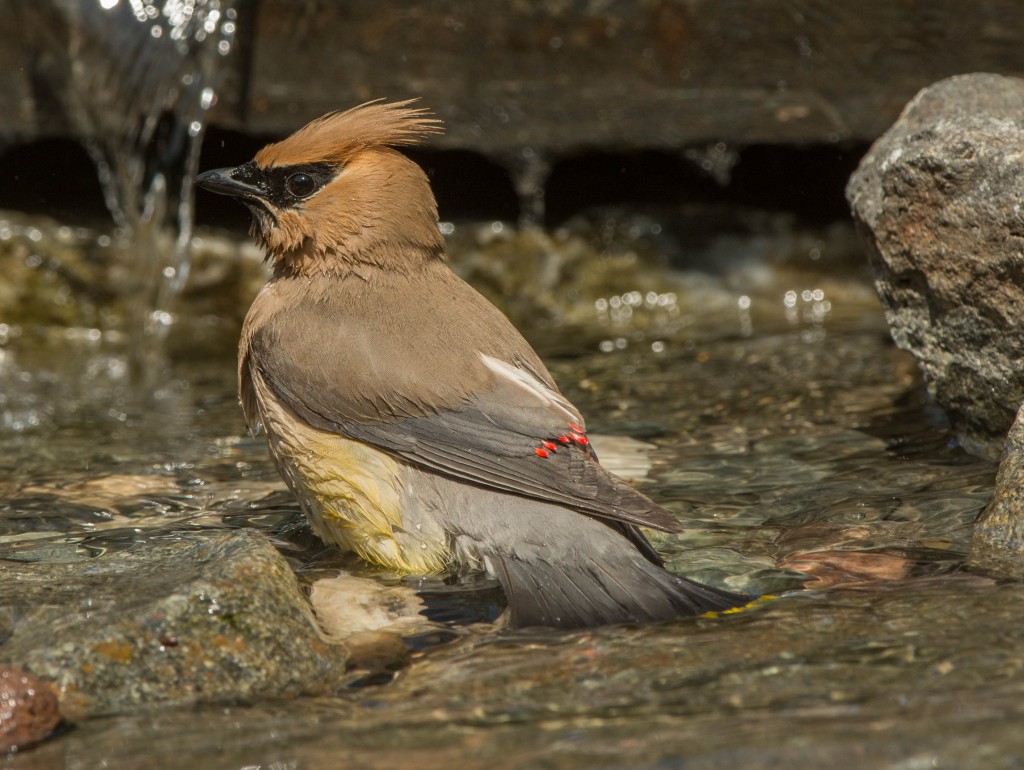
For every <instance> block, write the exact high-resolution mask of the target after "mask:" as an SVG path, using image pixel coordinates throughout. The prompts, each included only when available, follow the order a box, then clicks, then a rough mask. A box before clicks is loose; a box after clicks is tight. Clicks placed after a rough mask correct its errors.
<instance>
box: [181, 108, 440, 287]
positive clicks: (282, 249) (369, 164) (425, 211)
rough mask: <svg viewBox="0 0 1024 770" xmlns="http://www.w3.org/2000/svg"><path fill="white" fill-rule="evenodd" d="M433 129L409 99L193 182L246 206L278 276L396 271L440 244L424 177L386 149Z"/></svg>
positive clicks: (317, 123)
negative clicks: (279, 272)
mask: <svg viewBox="0 0 1024 770" xmlns="http://www.w3.org/2000/svg"><path fill="white" fill-rule="evenodd" d="M439 131H441V122H440V121H439V120H437V119H435V118H433V117H431V116H430V114H429V113H428V112H427V111H426V110H424V109H419V108H415V107H411V106H410V102H409V101H404V102H392V103H388V102H380V101H376V102H370V103H368V104H363V105H361V106H359V107H355V108H353V109H351V110H348V111H347V112H332V113H329V114H327V115H324V116H323V117H322V118H317V119H316V120H314V121H313V122H311V123H309V124H307V125H306V126H304V127H303V128H300V129H299V130H298V131H296V132H295V133H294V134H292V135H291V136H289V137H288V138H287V139H284V140H283V141H280V142H277V143H275V144H270V145H267V146H266V147H264V148H263V149H262V150H260V151H259V152H258V153H256V157H255V158H253V160H251V161H249V162H248V163H243V164H242V165H241V166H238V167H236V168H223V169H215V170H213V171H206V172H204V173H202V174H200V175H199V176H197V177H196V180H195V181H196V184H198V185H200V186H202V187H205V188H207V189H209V190H212V191H213V192H217V193H222V194H224V195H231V196H234V197H236V198H238V199H239V200H241V202H242V203H244V204H245V205H246V206H247V207H248V208H249V210H250V211H251V212H252V215H253V225H252V234H253V235H254V236H255V237H256V239H257V240H258V241H259V242H260V243H261V245H263V246H264V248H266V250H267V258H268V259H270V260H273V261H274V263H275V267H276V269H278V270H283V271H286V272H289V273H294V274H300V275H309V274H313V273H318V272H336V271H345V270H349V269H352V268H353V267H355V266H358V265H367V264H370V265H376V266H379V267H388V268H397V269H402V268H404V267H411V266H412V264H413V263H415V262H416V261H417V260H418V259H420V258H425V259H431V258H435V257H437V256H439V255H440V254H442V251H443V239H442V236H441V233H440V231H439V230H438V224H437V204H436V202H435V200H434V195H433V192H432V191H431V189H430V183H429V181H428V180H427V176H426V174H424V173H423V170H422V169H421V168H420V167H419V166H417V165H416V164H415V163H413V162H412V161H411V160H409V159H408V158H407V157H406V156H404V155H402V154H401V153H400V152H398V151H397V150H395V149H393V148H394V147H395V146H401V145H412V144H416V143H418V142H419V141H420V140H421V139H422V138H423V137H424V136H425V135H427V134H432V133H437V132H439Z"/></svg>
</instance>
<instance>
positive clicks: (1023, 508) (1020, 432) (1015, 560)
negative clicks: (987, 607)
mask: <svg viewBox="0 0 1024 770" xmlns="http://www.w3.org/2000/svg"><path fill="white" fill-rule="evenodd" d="M1021 556H1024V407H1022V408H1021V410H1020V411H1019V412H1018V413H1017V419H1016V420H1015V421H1014V423H1013V427H1012V428H1010V434H1009V435H1008V436H1007V437H1006V445H1005V446H1004V448H1003V459H1002V461H1001V462H1000V463H999V472H998V473H997V474H996V489H995V493H994V494H993V495H992V502H991V503H989V505H988V507H987V508H986V509H985V510H984V511H983V512H982V513H981V515H980V516H979V517H978V520H977V522H975V524H974V539H973V540H972V541H971V556H970V561H971V564H972V565H973V566H974V567H976V568H978V569H980V570H984V571H986V572H990V573H996V574H1003V575H1012V576H1013V577H1021V576H1024V560H1022V559H1021Z"/></svg>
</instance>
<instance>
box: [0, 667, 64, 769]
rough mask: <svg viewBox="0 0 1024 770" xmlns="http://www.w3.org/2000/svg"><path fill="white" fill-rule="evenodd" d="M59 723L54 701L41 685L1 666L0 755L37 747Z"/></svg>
mask: <svg viewBox="0 0 1024 770" xmlns="http://www.w3.org/2000/svg"><path fill="white" fill-rule="evenodd" d="M59 723H60V709H59V707H58V705H57V697H56V696H55V695H54V694H53V691H52V690H51V689H50V688H49V687H48V686H47V685H46V684H45V683H44V682H42V681H40V680H39V679H36V678H35V677H34V676H32V675H31V674H28V673H26V672H24V671H21V670H20V669H17V668H11V667H10V666H0V754H4V753H7V752H9V751H11V750H14V749H25V748H27V747H29V746H32V745H34V744H36V743H39V742H40V741H42V740H44V739H45V738H46V737H47V736H48V735H49V734H50V733H52V732H53V730H54V728H56V727H57V725H58V724H59Z"/></svg>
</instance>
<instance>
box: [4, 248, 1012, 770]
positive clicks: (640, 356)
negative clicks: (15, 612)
mask: <svg viewBox="0 0 1024 770" xmlns="http://www.w3.org/2000/svg"><path fill="white" fill-rule="evenodd" d="M453 244H454V246H453V248H454V252H455V253H454V254H453V257H454V261H455V262H456V263H457V264H459V265H460V266H464V265H466V264H469V263H470V262H471V261H472V260H471V257H472V255H470V254H463V253H461V252H460V251H459V249H460V248H462V247H461V246H460V245H459V244H460V242H459V241H458V239H455V240H453ZM510 248H511V247H510ZM659 280H661V281H662V282H663V283H665V285H664V286H662V287H660V288H659V289H658V290H654V289H651V288H650V287H646V286H645V287H644V288H643V291H639V290H638V291H637V292H636V293H635V294H634V293H633V292H632V291H630V287H629V286H627V285H624V286H622V287H620V288H622V289H623V290H622V291H621V292H618V293H614V294H609V295H608V296H605V297H600V298H599V300H603V303H602V302H601V301H594V300H593V298H585V299H584V300H579V297H576V299H573V296H572V295H571V294H567V295H566V296H567V299H566V302H567V303H568V302H575V303H576V305H575V306H574V307H573V308H572V309H571V312H566V314H565V316H564V318H562V319H561V320H559V319H557V318H556V319H555V320H552V319H551V318H550V317H549V316H545V322H544V323H543V324H539V325H538V326H536V327H533V328H528V329H527V331H528V332H529V335H530V337H531V340H532V341H533V342H534V343H535V344H536V345H537V347H538V349H539V350H540V352H541V353H542V355H544V356H545V358H546V360H547V361H548V362H549V364H550V366H551V369H552V372H553V374H554V376H555V378H556V379H557V380H558V381H559V383H560V384H561V385H562V387H563V390H564V391H565V392H566V394H567V395H568V396H569V397H570V398H571V399H572V400H573V401H575V402H576V404H577V405H578V406H579V407H580V408H581V409H582V411H583V413H584V414H585V415H587V417H588V421H589V424H590V429H591V431H592V432H595V433H599V434H601V433H603V434H617V435H627V436H631V437H634V438H637V439H640V440H642V441H644V442H646V443H647V444H649V445H650V447H651V448H650V451H649V454H648V459H649V460H650V462H651V468H650V470H649V472H648V474H647V477H646V478H645V479H643V480H642V481H640V482H639V484H640V486H641V488H642V489H643V490H644V491H645V492H646V493H648V494H649V495H651V496H652V497H654V498H655V499H656V500H658V501H659V502H661V503H663V504H664V505H665V506H666V507H667V508H668V509H669V510H671V511H673V512H674V513H676V514H678V516H679V518H680V519H681V520H682V521H683V522H685V524H686V530H685V532H683V533H682V534H679V535H673V536H660V537H659V538H658V539H657V540H656V543H657V546H658V548H659V549H660V550H661V551H662V553H664V554H665V555H666V556H667V558H668V560H669V564H670V565H671V567H672V568H673V569H676V570H678V571H680V572H684V573H686V574H688V575H691V576H694V577H696V578H699V579H703V580H707V581H709V582H714V583H716V584H718V585H723V586H726V587H729V588H733V589H736V590H742V591H747V592H750V593H755V594H760V593H767V592H770V593H772V594H774V595H776V596H778V597H779V598H776V599H772V600H769V601H765V602H763V603H760V604H758V605H756V606H754V607H752V608H751V609H748V610H746V611H744V612H741V613H739V614H736V615H732V616H726V617H720V618H711V619H687V620H681V621H678V622H675V623H669V624H665V625H660V626H655V627H650V628H640V629H625V628H608V629H599V630H593V631H586V632H579V633H562V634H545V633H537V632H533V633H507V632H496V631H494V630H492V629H491V627H490V626H487V625H480V626H476V625H473V624H469V625H465V621H466V620H467V619H471V618H473V617H477V616H478V615H479V613H480V609H479V607H478V606H477V605H478V603H479V598H478V597H476V596H475V594H474V593H473V592H466V594H465V596H463V595H460V593H459V592H458V591H453V592H451V593H450V594H448V595H447V596H446V598H445V599H444V602H445V603H447V607H448V612H449V615H450V616H451V617H456V618H458V619H459V621H460V622H459V625H457V626H453V627H452V634H449V635H444V636H441V637H438V638H437V639H436V640H433V641H431V640H426V641H422V640H421V642H422V643H420V644H417V645H416V647H415V649H416V651H415V652H414V655H413V661H412V663H411V665H410V666H409V667H408V668H406V669H404V670H403V671H401V672H399V673H398V674H397V675H396V676H393V677H385V678H382V679H376V680H373V681H374V683H372V684H370V683H366V682H364V683H362V686H354V687H352V688H351V689H349V690H346V691H344V692H341V693H339V694H338V695H337V696H336V697H331V698H307V699H299V700H294V701H287V702H261V703H250V704H225V705H222V706H205V707H197V708H195V709H185V710H169V709H160V708H155V709H152V710H150V711H146V712H143V713H139V714H130V715H123V716H114V717H107V718H102V719H94V720H89V721H84V722H82V723H79V724H78V725H76V726H75V728H74V729H73V730H71V731H70V732H68V733H67V734H65V735H63V736H62V737H60V738H59V739H57V740H54V741H51V742H49V743H47V744H44V745H43V746H41V747H39V748H37V749H35V750H32V751H30V752H27V753H25V754H22V755H19V756H16V757H14V758H12V759H9V760H8V763H9V765H10V766H11V767H14V768H35V767H40V768H42V767H60V766H66V767H72V768H89V767H110V768H136V767H138V768H143V767H157V766H158V767H163V768H179V767H180V768H190V769H191V770H195V769H196V768H207V767H208V768H230V767H239V768H240V767H262V768H271V767H273V768H281V769H284V768H289V769H291V768H319V767H328V766H334V765H338V764H339V763H341V762H343V761H344V762H345V763H347V765H351V766H354V767H367V768H372V767H405V766H410V767H411V766H416V767H420V768H430V767H450V766H452V765H453V764H455V763H458V765H459V766H461V767H464V768H476V767H480V768H485V767H486V768H504V767H509V768H512V767H537V768H575V767H601V768H627V767H629V768H671V767H683V766H685V767H687V768H689V767H700V768H703V767H708V768H713V767H723V768H725V767H729V768H731V767H774V766H776V765H778V764H779V763H787V764H788V765H790V766H822V765H824V764H825V763H829V764H830V765H832V766H834V767H857V768H864V767H892V768H917V767H1016V766H1017V764H1015V763H1016V761H1017V760H1016V758H1017V757H1019V756H1021V755H1022V754H1024V737H1022V734H1021V733H1020V731H1019V729H1018V728H1017V725H1018V724H1019V723H1018V722H1017V720H1018V719H1019V717H1020V716H1021V711H1022V710H1024V709H1022V707H1021V706H1020V705H1019V704H1020V703H1021V702H1022V699H1021V697H1020V696H1021V693H1022V691H1024V654H1021V653H1020V650H1021V649H1022V648H1024V647H1022V641H1024V640H1022V639H1021V638H1020V637H1021V635H1022V633H1024V632H1022V631H1021V630H1020V624H1019V623H1018V622H1017V619H1018V618H1019V617H1020V613H1021V611H1022V610H1024V589H1022V588H1021V587H1020V585H1018V584H1017V583H1006V582H998V581H994V580H990V579H988V578H986V577H984V576H980V575H971V574H968V573H966V572H965V571H963V570H962V569H961V567H960V564H961V562H963V560H964V558H965V556H966V553H967V550H968V547H969V538H970V532H971V529H970V525H971V523H972V521H973V519H974V518H975V517H976V515H977V514H978V512H979V511H980V510H981V508H982V507H983V506H984V505H985V503H986V502H987V500H988V498H989V497H990V495H991V491H992V483H993V477H994V470H995V469H994V467H993V466H992V465H991V464H990V463H987V462H984V461H980V460H974V459H972V458H970V457H968V456H966V455H964V454H963V453H962V452H961V451H960V450H958V449H957V448H956V447H954V446H951V445H950V442H949V436H948V434H947V433H946V432H945V431H944V430H943V428H942V426H941V424H940V422H939V421H938V419H937V415H936V414H934V413H933V412H932V411H931V410H930V408H929V407H928V405H927V404H926V403H925V401H924V399H923V397H922V387H921V383H920V380H919V378H918V375H917V373H916V369H915V367H914V365H913V362H912V361H911V360H909V358H908V357H906V356H905V355H903V354H901V353H899V352H898V351H896V350H895V349H894V348H893V346H892V344H891V342H890V341H889V338H888V334H887V330H886V328H885V323H884V319H883V318H882V313H881V309H880V308H879V306H878V304H877V301H876V300H875V299H874V298H873V295H872V293H871V291H870V287H869V286H868V285H867V283H866V282H865V281H864V279H863V278H861V277H858V276H857V275H856V273H855V272H853V273H839V274H838V275H837V273H836V270H835V266H834V265H822V266H821V267H820V269H819V270H818V271H817V272H816V271H815V270H814V269H813V266H811V267H808V266H806V265H804V266H801V267H800V269H799V270H792V269H788V268H786V269H783V268H778V269H772V270H769V271H768V272H767V273H765V272H764V271H763V270H762V271H761V272H760V273H759V274H758V275H757V276H756V279H755V278H754V277H751V275H750V274H749V273H748V272H745V270H744V269H742V268H740V269H735V270H730V271H724V272H722V273H720V274H711V273H708V272H706V271H704V272H694V273H687V272H685V271H671V273H670V274H665V275H663V276H662V277H661V278H659ZM822 287H824V288H822ZM816 290H817V293H816ZM652 291H653V294H651V293H650V292H652ZM669 294H671V298H670V299H668V300H663V301H661V303H660V304H659V299H658V298H659V297H661V296H666V297H668V296H669ZM616 299H617V302H612V300H616ZM627 307H628V308H630V309H631V312H630V313H625V312H623V311H624V308H627ZM612 311H619V312H617V313H613V312H612ZM519 320H522V319H519ZM201 323H202V320H201V319H199V320H195V319H194V323H193V325H192V326H188V324H185V327H187V328H186V329H185V331H183V332H182V333H183V334H185V336H186V337H187V336H188V335H190V334H195V328H196V324H201ZM230 336H231V335H230V334H222V335H219V336H218V335H214V337H215V338H216V339H217V340H221V341H223V339H227V338H230ZM123 345H124V341H123V339H122V337H121V335H119V334H118V333H117V332H115V331H98V330H96V329H92V328H91V327H90V328H71V329H69V328H67V327H66V326H57V325H53V324H49V325H48V324H43V323H22V324H6V325H2V326H0V393H2V396H0V479H3V481H0V558H2V559H15V560H20V561H24V560H41V561H62V560H75V559H89V558H103V557H104V555H106V554H109V553H112V552H115V551H117V550H120V549H126V548H144V547H145V544H146V542H147V540H148V539H150V538H153V537H157V536H159V537H167V536H173V535H174V533H182V532H187V531H190V530H193V529H195V528H226V527H242V526H244V527H255V528H257V529H260V530H263V531H266V532H267V533H269V534H270V535H271V536H272V537H273V539H274V542H275V544H276V545H278V547H279V548H280V549H281V550H282V553H284V554H285V556H286V557H287V558H288V559H289V561H290V563H292V564H293V566H294V567H295V568H296V570H297V571H298V572H299V573H300V577H301V578H302V579H303V580H304V581H305V582H307V583H308V582H309V581H310V580H312V578H313V577H318V576H324V575H328V574H332V573H333V571H334V570H335V569H337V568H338V567H339V566H341V565H343V566H344V567H345V568H347V569H349V570H351V571H354V572H356V574H358V575H362V576H366V577H371V578H375V579H381V580H384V581H386V580H388V578H387V576H379V575H377V574H376V573H375V572H374V571H373V570H371V569H369V568H366V567H361V566H360V565H358V563H356V562H353V561H352V560H351V559H346V558H343V557H340V556H338V555H336V554H333V553H330V552H325V551H324V550H323V549H322V548H321V547H320V546H319V544H318V543H317V542H316V541H315V538H312V537H311V536H310V535H309V532H308V530H307V529H306V527H305V526H304V524H303V522H302V519H301V516H300V514H299V513H298V508H297V506H296V505H295V504H294V502H293V501H292V500H291V499H290V497H289V496H288V494H287V493H286V492H284V491H283V484H282V483H281V482H280V481H279V480H278V478H277V476H276V473H275V472H274V470H273V467H272V466H271V464H270V462H269V460H268V459H267V456H266V452H265V448H264V446H263V444H262V442H261V441H259V440H255V439H251V438H248V437H246V436H245V435H244V432H243V431H244V426H243V423H242V419H241V415H240V412H239V409H238V407H237V404H236V398H235V393H234V377H235V369H234V367H235V363H234V354H233V350H231V349H230V347H229V346H226V345H224V344H223V342H220V343H210V344H208V345H200V346H197V347H196V348H195V349H194V350H193V351H192V352H191V353H190V354H189V353H186V354H178V355H177V356H176V358H175V360H174V361H172V362H171V367H170V372H171V375H170V378H169V379H168V381H167V382H166V383H165V384H164V385H163V386H162V387H160V388H159V389H157V390H156V391H155V392H153V393H150V394H146V395H141V396H140V395H138V394H133V393H132V392H131V390H130V388H129V387H128V385H127V379H126V372H125V363H124V362H125V356H124V353H125V351H124V349H123ZM174 347H175V345H174V344H173V340H172V348H174ZM176 349H178V350H188V345H186V344H180V341H179V344H178V345H177V346H176ZM460 613H461V614H460ZM0 620H2V619H0ZM2 632H3V628H2V624H0V639H2Z"/></svg>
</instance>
